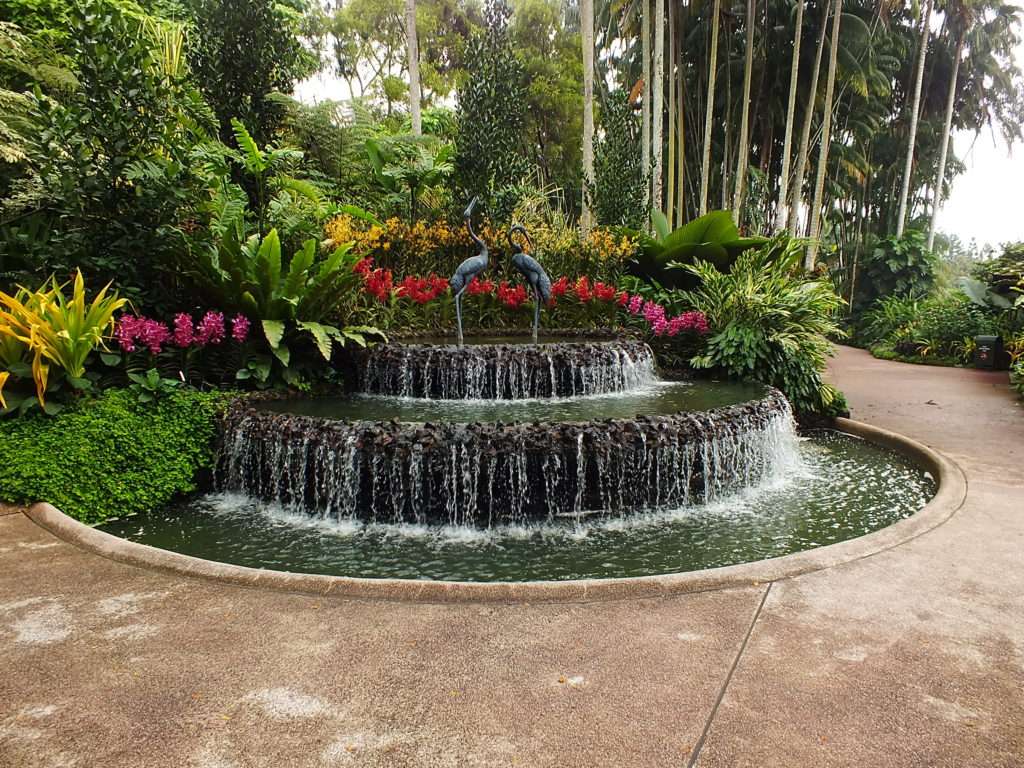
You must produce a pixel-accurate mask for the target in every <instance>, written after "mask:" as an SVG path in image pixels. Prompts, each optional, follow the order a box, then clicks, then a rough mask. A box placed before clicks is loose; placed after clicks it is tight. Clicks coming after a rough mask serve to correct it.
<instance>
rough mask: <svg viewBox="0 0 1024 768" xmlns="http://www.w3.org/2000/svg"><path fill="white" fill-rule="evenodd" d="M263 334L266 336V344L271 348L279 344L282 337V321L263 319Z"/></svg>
mask: <svg viewBox="0 0 1024 768" xmlns="http://www.w3.org/2000/svg"><path fill="white" fill-rule="evenodd" d="M261 324H262V326H263V335H264V336H265V337H266V338H267V344H269V345H270V348H271V349H275V348H277V347H279V346H281V340H282V339H283V338H284V323H283V322H282V321H280V320H263V321H262V322H261Z"/></svg>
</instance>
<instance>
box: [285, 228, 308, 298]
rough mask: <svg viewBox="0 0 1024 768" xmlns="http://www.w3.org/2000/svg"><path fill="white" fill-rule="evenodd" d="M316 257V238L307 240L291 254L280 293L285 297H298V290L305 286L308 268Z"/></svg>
mask: <svg viewBox="0 0 1024 768" xmlns="http://www.w3.org/2000/svg"><path fill="white" fill-rule="evenodd" d="M315 258H316V240H312V239H311V240H307V241H306V242H304V243H303V244H302V249H301V250H300V251H299V252H298V253H296V254H295V255H294V256H292V263H291V264H289V265H288V276H287V277H286V278H285V281H284V290H283V291H282V295H283V296H284V297H285V298H298V296H299V293H300V291H301V290H302V289H303V288H304V287H305V286H306V279H307V277H308V272H309V268H310V267H311V266H312V265H313V260H314V259H315Z"/></svg>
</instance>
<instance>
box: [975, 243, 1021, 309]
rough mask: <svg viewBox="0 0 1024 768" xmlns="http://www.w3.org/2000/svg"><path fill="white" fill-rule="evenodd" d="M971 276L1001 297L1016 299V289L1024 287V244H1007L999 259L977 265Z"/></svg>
mask: <svg viewBox="0 0 1024 768" xmlns="http://www.w3.org/2000/svg"><path fill="white" fill-rule="evenodd" d="M971 276H972V277H974V278H975V279H977V280H981V281H982V282H983V283H985V284H986V285H987V286H988V287H989V289H990V290H992V291H994V292H995V293H998V294H999V295H1001V296H1005V297H1007V298H1016V296H1017V295H1019V294H1018V292H1017V291H1014V288H1019V287H1021V286H1022V285H1024V243H1007V244H1006V245H1004V246H1003V253H1002V254H1001V255H1000V256H999V258H996V259H989V260H987V261H981V262H978V263H977V264H975V266H974V269H972V270H971Z"/></svg>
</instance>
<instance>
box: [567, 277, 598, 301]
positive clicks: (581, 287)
mask: <svg viewBox="0 0 1024 768" xmlns="http://www.w3.org/2000/svg"><path fill="white" fill-rule="evenodd" d="M572 290H573V293H575V294H576V298H577V299H579V300H580V301H582V302H583V303H584V304H586V303H587V302H588V301H590V300H591V299H592V298H594V294H593V293H591V292H590V280H589V279H587V276H586V275H584V276H583V277H581V278H580V279H579V280H577V281H576V285H574V286H573V287H572Z"/></svg>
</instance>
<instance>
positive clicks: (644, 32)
mask: <svg viewBox="0 0 1024 768" xmlns="http://www.w3.org/2000/svg"><path fill="white" fill-rule="evenodd" d="M640 2H641V4H642V10H641V12H640V26H641V33H640V37H641V48H640V51H641V56H643V59H644V61H643V65H642V68H641V70H642V72H643V78H644V103H643V112H642V115H641V117H642V119H643V127H642V129H641V131H640V133H641V137H640V140H641V142H642V147H641V159H642V162H643V164H644V172H645V173H648V172H649V171H650V169H651V0H640ZM644 203H645V204H646V206H647V208H650V207H651V188H650V184H648V187H647V192H646V193H645V195H644Z"/></svg>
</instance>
